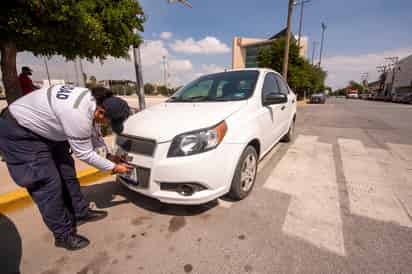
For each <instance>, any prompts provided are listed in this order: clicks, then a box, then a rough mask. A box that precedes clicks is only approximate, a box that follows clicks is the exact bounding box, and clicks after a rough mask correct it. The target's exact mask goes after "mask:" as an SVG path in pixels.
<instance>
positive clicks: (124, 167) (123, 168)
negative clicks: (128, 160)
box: [112, 164, 133, 174]
mask: <svg viewBox="0 0 412 274" xmlns="http://www.w3.org/2000/svg"><path fill="white" fill-rule="evenodd" d="M132 168H133V167H132V166H131V165H128V164H117V165H115V167H114V168H113V170H112V172H113V174H122V173H127V172H129V171H130V170H131V169H132Z"/></svg>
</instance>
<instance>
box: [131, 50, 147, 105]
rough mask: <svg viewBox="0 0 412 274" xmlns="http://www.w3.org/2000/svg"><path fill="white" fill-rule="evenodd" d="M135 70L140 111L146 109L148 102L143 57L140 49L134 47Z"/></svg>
mask: <svg viewBox="0 0 412 274" xmlns="http://www.w3.org/2000/svg"><path fill="white" fill-rule="evenodd" d="M133 59H134V70H135V72H136V94H137V97H138V98H139V109H140V110H143V109H145V108H146V101H145V98H144V88H143V76H142V66H141V64H142V62H141V61H142V57H141V55H140V47H138V48H136V47H135V46H133Z"/></svg>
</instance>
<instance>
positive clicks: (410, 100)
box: [400, 93, 412, 104]
mask: <svg viewBox="0 0 412 274" xmlns="http://www.w3.org/2000/svg"><path fill="white" fill-rule="evenodd" d="M400 103H404V104H412V93H408V94H406V95H405V96H403V97H402V98H401V101H400Z"/></svg>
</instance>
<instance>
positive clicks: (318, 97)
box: [309, 93, 326, 104]
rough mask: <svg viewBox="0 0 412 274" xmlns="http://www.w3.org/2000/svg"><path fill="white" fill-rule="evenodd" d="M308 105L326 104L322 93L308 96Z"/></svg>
mask: <svg viewBox="0 0 412 274" xmlns="http://www.w3.org/2000/svg"><path fill="white" fill-rule="evenodd" d="M309 103H311V104H324V103H326V95H325V94H323V93H315V94H312V96H310V100H309Z"/></svg>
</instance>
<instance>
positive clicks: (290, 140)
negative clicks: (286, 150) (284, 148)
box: [281, 119, 295, 143]
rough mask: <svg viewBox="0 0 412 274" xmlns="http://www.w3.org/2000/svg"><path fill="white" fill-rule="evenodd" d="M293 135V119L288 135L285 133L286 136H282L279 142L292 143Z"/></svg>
mask: <svg viewBox="0 0 412 274" xmlns="http://www.w3.org/2000/svg"><path fill="white" fill-rule="evenodd" d="M294 134H295V119H293V121H292V123H291V124H290V127H289V130H288V133H286V135H285V136H283V138H282V140H281V141H282V142H284V143H290V142H292V141H293V137H294Z"/></svg>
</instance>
